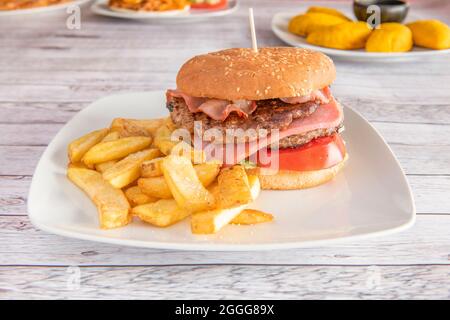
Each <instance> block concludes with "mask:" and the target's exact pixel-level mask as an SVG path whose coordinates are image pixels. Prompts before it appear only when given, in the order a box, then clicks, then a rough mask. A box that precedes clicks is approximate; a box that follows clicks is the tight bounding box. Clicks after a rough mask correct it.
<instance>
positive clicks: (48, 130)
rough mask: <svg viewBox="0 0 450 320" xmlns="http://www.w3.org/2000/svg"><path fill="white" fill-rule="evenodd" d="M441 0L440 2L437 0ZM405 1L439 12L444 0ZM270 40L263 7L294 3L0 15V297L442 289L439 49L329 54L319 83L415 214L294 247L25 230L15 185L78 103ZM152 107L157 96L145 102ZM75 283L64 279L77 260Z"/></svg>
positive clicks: (447, 78)
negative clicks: (329, 88)
mask: <svg viewBox="0 0 450 320" xmlns="http://www.w3.org/2000/svg"><path fill="white" fill-rule="evenodd" d="M444 2H445V1H444ZM445 3H446V4H443V2H442V1H429V2H427V6H428V7H426V8H413V9H412V10H414V11H415V12H416V13H423V14H425V15H428V16H430V15H431V16H434V17H435V16H438V15H440V16H441V17H443V18H444V19H445V18H447V22H449V21H448V20H449V18H450V3H449V1H447V2H445ZM248 5H252V6H253V7H255V14H256V24H257V34H258V38H259V44H260V45H261V46H275V45H282V43H281V42H280V41H279V40H277V39H276V38H275V36H274V35H273V34H272V32H271V30H270V19H271V17H272V15H273V14H274V13H275V12H277V11H280V10H289V9H291V10H298V9H296V8H298V6H299V2H298V1H285V0H283V1H268V0H259V1H256V0H255V1H242V5H241V9H240V10H239V11H238V12H237V13H235V14H234V15H232V16H229V17H226V18H220V19H216V20H213V21H210V22H209V23H206V22H203V23H198V24H183V25H164V26H163V25H152V24H146V23H140V22H133V21H124V20H115V19H110V18H104V17H99V16H95V15H93V14H91V13H90V12H89V10H88V9H86V10H84V11H83V14H82V28H81V30H68V29H66V27H65V17H62V18H61V17H55V16H51V17H49V16H38V17H34V18H33V17H24V18H20V19H18V18H14V19H12V18H11V19H3V18H2V19H0V205H1V207H0V244H1V245H0V298H5V299H9V298H51V299H54V298H155V299H166V298H185V299H193V298H235V299H242V298H274V299H281V298H305V299H310V298H377V299H393V298H402V299H408V298H440V299H448V298H450V56H445V57H439V58H433V59H429V60H427V61H416V62H403V63H352V62H348V61H335V63H336V65H337V70H338V78H337V81H336V83H335V85H333V91H334V93H335V94H336V96H337V97H339V98H340V99H341V100H342V102H343V103H344V104H346V105H348V106H351V107H352V108H355V109H356V110H358V111H360V112H361V113H362V114H363V115H364V116H365V117H366V118H367V119H369V120H370V121H371V122H372V123H373V124H374V125H375V126H376V127H377V129H379V130H380V132H381V133H382V134H383V136H384V137H385V138H386V139H387V141H388V142H389V144H390V145H391V146H392V148H393V150H394V151H395V153H396V155H397V157H398V158H399V160H400V162H401V164H402V166H403V168H404V170H405V172H406V173H407V175H408V180H409V182H410V184H411V186H412V189H413V191H414V197H415V200H416V204H417V214H418V217H417V223H416V224H415V225H414V227H412V228H411V229H409V230H408V231H405V232H403V233H399V234H396V235H391V236H386V237H381V238H376V239H373V240H364V241H361V240H359V241H355V242H346V243H345V244H340V245H335V246H328V247H319V248H304V249H298V250H287V251H286V250H285V251H272V252H250V253H231V252H228V253H220V252H181V251H168V250H145V249H136V248H127V247H119V246H112V245H105V244H99V243H93V242H86V241H79V240H73V239H67V238H62V237H59V236H55V235H52V234H48V233H45V232H42V231H39V230H36V229H35V228H34V227H33V226H32V225H31V224H30V221H29V220H28V217H27V208H26V202H27V199H26V197H27V192H28V187H29V183H30V180H31V176H32V174H33V171H34V168H35V165H36V163H37V161H38V159H39V156H40V155H41V153H42V152H43V151H44V149H45V147H46V145H47V144H48V142H49V141H50V140H51V138H52V137H53V136H54V135H55V134H56V132H57V131H58V130H59V129H60V128H61V127H62V126H63V125H64V123H65V122H66V121H68V120H69V119H70V118H71V117H72V116H73V115H74V114H75V113H76V112H78V111H79V110H80V109H82V108H84V107H85V106H87V105H88V104H89V103H91V102H92V101H94V100H96V99H98V98H101V97H104V96H106V95H109V94H114V93H118V92H120V91H142V90H161V89H165V88H168V87H173V86H174V78H175V75H176V72H177V70H178V68H179V67H180V65H181V64H182V62H183V61H185V60H186V59H187V58H189V57H191V56H192V55H194V54H198V53H203V52H206V51H213V50H216V49H221V48H227V47H240V46H248V45H249V36H248V32H247V26H246V24H247V17H246V8H247V7H248ZM155 107H160V106H155ZM68 266H78V267H79V271H80V275H81V283H80V287H79V288H77V286H76V285H71V284H72V282H71V279H72V276H73V275H74V272H75V273H76V272H77V270H78V269H73V268H71V269H68Z"/></svg>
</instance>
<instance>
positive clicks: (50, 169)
mask: <svg viewBox="0 0 450 320" xmlns="http://www.w3.org/2000/svg"><path fill="white" fill-rule="evenodd" d="M164 105H165V93H164V92H162V91H160V92H147V93H129V94H122V95H115V96H110V97H106V98H103V99H101V100H98V101H96V102H94V103H93V104H91V105H90V106H88V107H87V108H85V109H83V110H82V111H81V112H79V113H78V114H77V115H76V116H75V117H74V118H73V119H72V120H70V121H69V122H68V123H67V124H66V125H65V126H64V127H63V128H62V129H61V131H60V132H59V133H58V134H57V135H56V137H55V138H54V139H53V141H52V142H51V143H50V144H49V146H48V147H47V149H46V150H45V152H44V154H43V155H42V158H41V160H40V161H39V164H38V166H37V168H36V171H35V174H34V176H33V181H32V184H31V188H30V193H29V197H28V212H29V217H30V219H31V221H32V223H33V224H34V225H35V226H36V227H38V228H40V229H42V230H44V231H48V232H52V233H55V234H58V235H63V236H68V237H73V238H79V239H85V240H93V241H100V242H107V243H114V244H121V245H129V246H138V247H148V248H167V249H185V250H213V251H219V250H268V249H275V248H295V247H300V246H305V245H313V244H324V243H332V242H334V241H336V240H339V239H346V238H352V237H362V236H368V235H380V234H387V233H389V232H393V231H399V230H402V229H404V228H406V227H408V226H410V225H412V223H413V222H414V218H415V208H414V202H413V199H412V195H411V191H410V189H409V186H408V183H407V181H406V178H405V176H404V174H403V172H402V170H401V168H400V166H399V164H398V162H397V160H396V159H395V157H394V155H393V154H392V152H391V150H390V149H389V147H388V146H387V144H386V143H385V142H384V140H383V139H382V138H381V136H380V135H379V134H378V133H377V132H376V131H375V129H374V128H373V127H372V126H371V125H370V124H369V123H368V122H367V121H366V120H365V119H364V118H362V117H361V116H360V115H359V114H357V113H356V112H355V111H353V110H352V109H349V108H345V117H346V118H345V127H346V131H345V132H344V134H343V136H344V138H345V140H346V141H347V147H348V153H349V155H350V159H349V161H348V163H347V167H346V168H345V170H344V171H343V172H342V173H340V174H339V175H338V176H337V177H336V179H335V180H334V181H332V182H330V183H327V184H325V185H323V186H319V187H316V188H313V189H307V190H294V191H263V192H262V193H261V195H260V196H259V198H258V199H257V201H256V202H255V203H254V205H252V207H253V208H259V209H262V210H264V211H267V212H270V213H273V214H274V215H275V221H274V222H273V223H266V224H261V225H256V226H231V225H229V226H226V227H225V228H224V229H223V230H221V232H219V233H218V234H216V235H210V236H195V235H192V234H191V230H190V225H189V219H186V220H185V221H182V222H180V223H178V224H176V225H174V226H172V227H169V228H164V229H161V228H156V227H152V226H150V225H148V224H144V223H143V222H140V221H134V222H133V223H132V224H130V225H128V226H126V227H124V228H120V229H114V230H100V229H99V228H98V219H97V211H96V208H95V207H94V205H93V204H92V203H91V201H90V200H89V199H88V198H87V197H86V196H85V195H84V194H83V192H82V191H80V190H79V189H78V188H77V187H76V186H74V185H73V184H72V183H71V182H70V181H69V180H68V179H67V178H66V175H65V173H66V166H67V155H66V153H67V145H68V143H69V142H70V141H72V140H74V139H75V138H78V137H79V136H81V135H83V134H85V133H87V132H89V131H92V130H95V129H99V128H102V127H107V126H109V124H110V123H111V120H112V119H113V118H115V117H128V118H154V117H162V116H167V111H166V110H165V108H164ZM280 204H282V205H280Z"/></svg>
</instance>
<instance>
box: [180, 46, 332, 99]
mask: <svg viewBox="0 0 450 320" xmlns="http://www.w3.org/2000/svg"><path fill="white" fill-rule="evenodd" d="M335 77H336V69H335V67H334V64H333V61H332V60H331V59H330V58H329V57H327V56H326V55H324V54H322V53H320V52H317V51H313V50H308V49H300V48H290V47H275V48H260V49H259V50H258V52H257V53H256V52H254V51H253V50H252V49H250V48H234V49H227V50H223V51H217V52H212V53H208V54H204V55H200V56H195V57H193V58H192V59H190V60H189V61H187V62H186V63H185V64H184V65H183V66H182V67H181V69H180V71H179V72H178V75H177V87H178V89H179V90H181V91H182V92H183V93H186V94H188V95H191V96H194V97H207V98H217V99H226V100H239V99H247V100H264V99H275V98H288V97H296V96H304V95H308V94H310V93H311V92H312V91H314V90H318V89H322V88H324V87H326V86H328V85H330V84H331V83H332V82H333V81H334V79H335Z"/></svg>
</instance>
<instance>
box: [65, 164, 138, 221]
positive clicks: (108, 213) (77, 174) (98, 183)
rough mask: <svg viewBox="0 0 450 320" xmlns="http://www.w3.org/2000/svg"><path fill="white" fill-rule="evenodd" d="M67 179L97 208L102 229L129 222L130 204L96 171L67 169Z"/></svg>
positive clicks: (121, 193)
mask: <svg viewBox="0 0 450 320" xmlns="http://www.w3.org/2000/svg"><path fill="white" fill-rule="evenodd" d="M67 177H68V178H69V179H70V180H71V181H72V182H73V183H74V184H76V185H77V186H78V187H79V188H80V189H82V190H83V191H84V192H85V193H86V194H87V195H88V196H89V197H90V198H91V200H92V201H93V202H94V204H95V205H96V206H97V209H98V213H99V220H100V227H101V228H102V229H111V228H118V227H122V226H124V225H126V224H128V223H129V222H130V221H131V215H130V204H129V203H128V200H127V198H126V197H125V195H124V193H123V191H122V190H120V189H115V188H114V187H113V186H111V185H110V184H109V183H108V181H105V180H104V179H103V178H102V175H101V174H100V173H98V172H97V171H94V170H90V169H84V168H76V167H69V168H68V169H67Z"/></svg>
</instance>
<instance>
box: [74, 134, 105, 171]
mask: <svg viewBox="0 0 450 320" xmlns="http://www.w3.org/2000/svg"><path fill="white" fill-rule="evenodd" d="M107 134H108V129H101V130H96V131H93V132H91V133H88V134H86V135H84V136H82V137H81V138H78V139H77V140H74V141H72V142H71V143H70V144H69V147H68V154H69V160H70V162H72V163H75V162H80V161H81V158H83V156H84V155H85V153H86V152H88V150H89V149H91V148H92V147H93V146H95V145H96V144H97V143H99V142H100V141H102V139H103V138H104V137H105V136H106V135H107Z"/></svg>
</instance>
